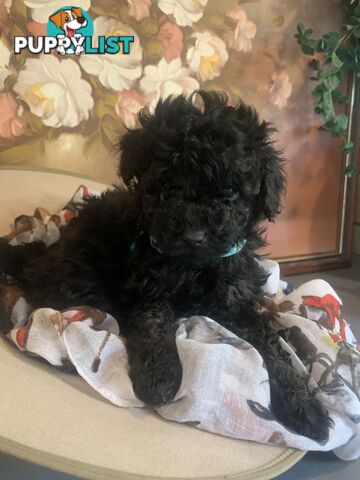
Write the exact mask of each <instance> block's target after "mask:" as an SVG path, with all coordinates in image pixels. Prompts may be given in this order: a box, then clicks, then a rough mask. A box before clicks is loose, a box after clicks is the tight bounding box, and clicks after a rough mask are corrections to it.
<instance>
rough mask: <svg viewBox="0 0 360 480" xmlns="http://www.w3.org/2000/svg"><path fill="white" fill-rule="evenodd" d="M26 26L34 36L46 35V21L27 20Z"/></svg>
mask: <svg viewBox="0 0 360 480" xmlns="http://www.w3.org/2000/svg"><path fill="white" fill-rule="evenodd" d="M26 28H27V29H28V30H29V32H30V33H31V35H33V36H34V37H42V36H45V35H46V23H38V22H29V23H27V24H26Z"/></svg>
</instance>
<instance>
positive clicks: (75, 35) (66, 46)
mask: <svg viewBox="0 0 360 480" xmlns="http://www.w3.org/2000/svg"><path fill="white" fill-rule="evenodd" d="M47 30H48V35H51V36H54V37H57V39H58V40H62V42H60V45H59V46H58V47H57V52H58V53H60V54H61V55H65V54H75V55H80V54H81V53H83V52H84V51H85V49H84V45H83V43H84V40H85V38H82V37H87V36H90V37H91V36H92V34H93V24H92V21H91V19H90V17H89V15H88V14H87V13H86V12H85V11H84V10H82V9H81V8H79V7H74V6H67V7H62V8H61V9H59V10H57V11H56V12H55V13H53V14H52V15H51V16H50V17H49V22H48V28H47ZM66 38H68V40H66ZM69 40H70V41H69ZM61 43H62V44H61Z"/></svg>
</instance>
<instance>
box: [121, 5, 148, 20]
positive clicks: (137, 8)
mask: <svg viewBox="0 0 360 480" xmlns="http://www.w3.org/2000/svg"><path fill="white" fill-rule="evenodd" d="M127 1H128V4H129V17H134V18H135V19H136V20H137V21H138V22H139V21H140V20H143V19H144V18H146V17H148V16H149V15H150V12H149V8H150V4H151V0H127Z"/></svg>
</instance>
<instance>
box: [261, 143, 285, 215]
mask: <svg viewBox="0 0 360 480" xmlns="http://www.w3.org/2000/svg"><path fill="white" fill-rule="evenodd" d="M259 160H260V192H259V194H258V196H257V198H256V209H257V210H258V215H260V216H261V214H262V216H264V217H265V218H267V219H268V220H270V221H272V220H274V218H275V217H276V215H277V214H278V213H279V212H280V210H281V200H282V196H283V194H284V192H285V173H284V166H283V161H282V159H281V157H280V153H279V152H278V151H277V150H276V149H275V148H274V147H273V146H272V145H271V143H268V144H267V145H266V146H265V147H264V149H263V152H262V155H260V157H259Z"/></svg>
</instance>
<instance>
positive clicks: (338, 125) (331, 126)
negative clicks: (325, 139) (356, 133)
mask: <svg viewBox="0 0 360 480" xmlns="http://www.w3.org/2000/svg"><path fill="white" fill-rule="evenodd" d="M348 121H349V119H348V117H347V116H346V115H344V114H341V115H336V116H335V117H333V118H331V119H330V120H328V121H327V122H326V123H324V125H323V128H324V129H325V130H328V131H330V132H331V134H332V135H333V136H334V137H340V136H341V135H342V134H344V133H345V132H346V129H347V126H348Z"/></svg>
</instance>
